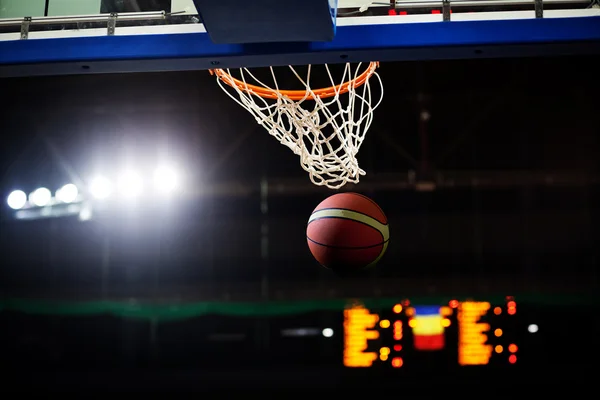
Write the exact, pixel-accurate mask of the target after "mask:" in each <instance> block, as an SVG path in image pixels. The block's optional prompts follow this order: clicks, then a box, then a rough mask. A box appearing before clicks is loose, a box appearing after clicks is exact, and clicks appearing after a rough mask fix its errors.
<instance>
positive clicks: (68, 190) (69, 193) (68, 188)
mask: <svg viewBox="0 0 600 400" xmlns="http://www.w3.org/2000/svg"><path fill="white" fill-rule="evenodd" d="M77 196H79V190H78V189H77V186H75V185H73V184H72V183H69V184H68V185H65V186H63V187H61V188H60V189H58V190H57V191H56V198H57V199H58V201H60V202H63V203H72V202H74V201H75V200H77Z"/></svg>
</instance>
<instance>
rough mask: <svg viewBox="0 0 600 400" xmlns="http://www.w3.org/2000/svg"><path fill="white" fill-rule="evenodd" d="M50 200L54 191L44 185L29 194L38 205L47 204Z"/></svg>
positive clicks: (30, 198)
mask: <svg viewBox="0 0 600 400" xmlns="http://www.w3.org/2000/svg"><path fill="white" fill-rule="evenodd" d="M50 200H52V193H51V192H50V191H49V190H48V189H46V188H44V187H42V188H39V189H36V190H35V191H34V192H33V193H31V194H30V195H29V201H31V203H32V204H33V205H35V206H37V207H44V206H47V205H48V204H49V203H50Z"/></svg>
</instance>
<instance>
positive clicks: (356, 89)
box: [210, 62, 383, 189]
mask: <svg viewBox="0 0 600 400" xmlns="http://www.w3.org/2000/svg"><path fill="white" fill-rule="evenodd" d="M313 67H315V66H312V65H309V66H307V72H306V74H305V76H302V75H300V73H299V72H298V71H297V69H295V68H294V67H293V66H289V67H288V68H289V69H290V71H291V73H292V75H293V76H294V77H295V79H297V80H298V83H299V84H300V85H301V87H303V89H301V90H287V89H282V88H280V86H279V82H278V80H277V77H276V73H275V69H274V68H273V67H270V77H271V79H272V81H271V82H269V84H266V83H265V82H264V80H263V81H261V80H259V79H258V78H257V77H256V75H255V74H253V73H252V72H251V71H250V70H249V69H247V68H240V69H239V70H237V71H236V72H237V73H236V77H234V76H233V75H232V70H230V69H214V70H211V71H210V72H211V74H213V75H215V76H216V77H217V82H218V84H219V86H220V87H221V89H223V91H224V92H225V93H227V95H228V96H229V97H231V98H232V99H233V100H234V101H236V102H237V103H238V104H239V105H240V106H242V107H243V108H245V109H246V110H247V111H248V112H249V113H250V114H252V115H253V116H254V118H255V119H256V122H257V123H259V124H260V125H262V126H263V127H264V128H265V129H266V130H267V131H268V132H269V134H270V135H271V136H274V137H275V138H276V139H277V140H278V141H279V142H280V143H281V144H283V145H284V146H286V147H288V148H289V149H290V150H292V151H293V152H294V154H296V155H298V156H299V157H300V165H301V166H302V168H303V169H304V170H305V171H306V172H308V174H309V177H310V180H311V182H312V183H314V184H315V185H318V186H326V187H328V188H330V189H339V188H341V187H342V186H344V185H345V184H347V183H358V182H359V179H360V177H361V176H363V175H365V171H364V170H362V169H361V168H360V167H359V165H358V160H357V154H358V151H359V149H360V147H361V145H362V143H363V141H364V139H365V134H366V133H367V131H368V130H369V128H370V126H371V123H372V121H373V111H374V110H375V109H376V108H377V106H379V104H380V103H381V100H382V99H383V86H382V82H381V78H380V77H379V75H378V74H377V71H376V70H377V68H378V67H379V63H377V62H371V63H369V64H368V65H367V66H366V67H364V63H360V64H358V65H356V66H354V67H353V66H352V65H351V64H350V63H347V64H345V66H344V68H343V74H342V78H341V83H336V82H335V81H334V79H333V74H332V72H331V70H330V68H329V66H328V65H324V66H323V67H324V68H325V70H326V76H327V77H328V79H329V81H330V82H331V86H329V87H325V88H322V89H312V88H311V86H310V82H311V72H312V69H313ZM319 67H320V66H319ZM372 82H375V84H376V86H378V88H377V89H376V91H377V92H378V93H376V94H374V93H373V92H374V91H373V88H372V87H371V86H372V85H371V83H372ZM374 100H375V101H374Z"/></svg>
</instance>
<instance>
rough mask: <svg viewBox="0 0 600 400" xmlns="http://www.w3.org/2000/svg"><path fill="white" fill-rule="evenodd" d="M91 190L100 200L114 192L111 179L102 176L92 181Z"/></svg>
mask: <svg viewBox="0 0 600 400" xmlns="http://www.w3.org/2000/svg"><path fill="white" fill-rule="evenodd" d="M89 190H90V193H91V195H92V196H94V197H95V198H97V199H99V200H102V199H105V198H107V197H108V196H110V194H111V192H112V188H111V184H110V181H109V180H108V179H106V178H104V177H101V176H100V177H97V178H95V179H94V180H93V181H92V182H91V184H90V189H89Z"/></svg>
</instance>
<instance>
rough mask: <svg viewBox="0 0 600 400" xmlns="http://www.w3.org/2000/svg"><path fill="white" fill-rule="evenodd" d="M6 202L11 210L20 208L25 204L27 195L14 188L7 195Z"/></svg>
mask: <svg viewBox="0 0 600 400" xmlns="http://www.w3.org/2000/svg"><path fill="white" fill-rule="evenodd" d="M6 203H7V204H8V206H9V207H10V208H12V209H13V210H20V209H21V208H23V207H25V204H27V195H26V194H25V192H23V191H22V190H15V191H13V192H11V193H10V194H9V195H8V197H7V198H6Z"/></svg>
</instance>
